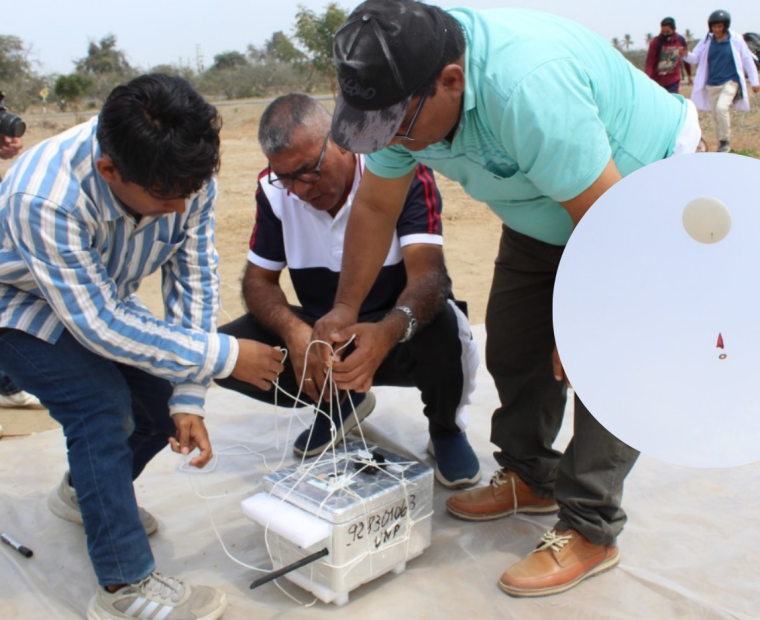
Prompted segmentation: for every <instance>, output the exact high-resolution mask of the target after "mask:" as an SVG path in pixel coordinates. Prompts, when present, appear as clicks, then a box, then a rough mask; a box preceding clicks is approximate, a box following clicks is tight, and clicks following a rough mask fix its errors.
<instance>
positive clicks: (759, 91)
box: [752, 86, 760, 93]
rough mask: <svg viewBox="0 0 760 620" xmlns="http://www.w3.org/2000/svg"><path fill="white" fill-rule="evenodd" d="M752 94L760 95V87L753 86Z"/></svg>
mask: <svg viewBox="0 0 760 620" xmlns="http://www.w3.org/2000/svg"><path fill="white" fill-rule="evenodd" d="M752 92H753V93H760V86H753V87H752Z"/></svg>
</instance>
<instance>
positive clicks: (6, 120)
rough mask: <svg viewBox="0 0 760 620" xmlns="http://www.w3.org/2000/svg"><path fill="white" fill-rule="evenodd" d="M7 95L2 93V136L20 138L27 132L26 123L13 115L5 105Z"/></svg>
mask: <svg viewBox="0 0 760 620" xmlns="http://www.w3.org/2000/svg"><path fill="white" fill-rule="evenodd" d="M4 99H5V93H2V92H0V135H2V136H8V137H9V138H20V137H21V136H23V135H24V132H25V131H26V123H25V122H24V121H22V120H21V119H20V118H19V117H18V116H16V115H15V114H11V113H10V112H8V110H7V109H6V108H5V106H4V105H3V100H4Z"/></svg>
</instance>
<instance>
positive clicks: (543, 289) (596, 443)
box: [486, 226, 639, 544]
mask: <svg viewBox="0 0 760 620" xmlns="http://www.w3.org/2000/svg"><path fill="white" fill-rule="evenodd" d="M563 249H564V248H563V247H560V246H554V245H550V244H547V243H543V242H541V241H538V240H536V239H533V238H531V237H527V236H525V235H522V234H520V233H517V232H515V231H513V230H510V229H509V228H507V227H506V226H505V227H503V230H502V236H501V243H500V246H499V255H498V257H497V259H496V265H495V269H494V277H493V284H492V287H491V294H490V297H489V300H488V308H487V311H486V333H487V340H486V365H487V367H488V371H489V372H490V373H491V375H492V376H493V379H494V382H495V383H496V388H497V390H498V392H499V400H500V401H501V406H500V407H499V408H498V409H497V410H496V411H495V412H494V414H493V419H492V425H491V441H492V442H493V443H494V444H496V446H498V448H499V451H498V452H496V453H495V454H494V456H495V457H496V460H497V461H498V463H499V464H500V465H501V466H502V467H504V468H506V469H509V470H511V471H514V472H516V473H517V474H518V475H519V476H520V477H521V478H522V479H523V480H524V481H525V482H526V483H527V484H528V485H530V486H531V488H532V489H533V490H534V491H535V492H536V493H538V494H539V495H541V496H542V497H547V498H549V497H554V498H555V499H556V500H557V503H558V504H559V506H560V512H559V524H558V526H557V528H558V529H560V530H565V529H568V528H572V529H575V530H577V531H578V532H580V533H581V534H582V535H583V536H585V537H586V538H588V539H589V540H591V541H592V542H594V543H595V544H611V543H612V542H614V540H615V538H616V537H617V535H618V534H619V533H620V532H621V531H622V529H623V525H624V524H625V521H626V516H625V512H624V511H623V509H622V508H621V501H622V496H623V482H624V480H625V477H626V476H627V475H628V473H629V472H630V470H631V468H632V467H633V465H634V463H635V462H636V459H637V458H638V455H639V453H638V452H637V451H636V450H634V449H633V448H631V447H629V446H628V445H626V444H624V443H623V442H621V441H620V440H619V439H617V438H616V437H615V436H614V435H612V434H611V433H610V432H608V431H607V430H606V429H605V428H604V427H603V426H602V425H601V424H600V423H599V422H598V421H597V420H596V418H594V417H593V416H592V415H591V414H590V413H589V411H588V409H586V407H585V406H584V405H583V403H582V402H581V401H580V400H579V399H578V397H577V396H576V397H575V403H574V405H575V418H574V435H573V438H572V440H571V442H570V444H569V445H568V447H567V450H566V451H565V453H564V454H561V453H560V452H558V451H556V450H554V449H553V448H552V444H553V442H554V440H555V439H556V437H557V434H558V433H559V430H560V427H561V425H562V417H563V412H564V408H565V401H566V393H567V388H566V385H565V383H564V381H562V382H560V381H557V380H556V379H554V373H553V370H552V352H553V349H554V330H553V324H552V296H553V290H554V280H555V277H556V275H557V268H558V266H559V261H560V258H561V257H562V251H563Z"/></svg>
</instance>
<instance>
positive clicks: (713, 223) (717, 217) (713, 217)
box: [683, 196, 731, 243]
mask: <svg viewBox="0 0 760 620" xmlns="http://www.w3.org/2000/svg"><path fill="white" fill-rule="evenodd" d="M683 227H684V228H685V229H686V232H687V233H689V236H690V237H691V238H692V239H694V240H695V241H699V242H700V243H717V242H718V241H721V240H723V239H724V238H725V237H726V235H727V234H728V233H729V231H730V230H731V212H730V211H729V210H728V207H727V206H726V205H725V203H724V202H722V201H720V200H718V199H717V198H713V197H711V196H702V197H701V198H695V199H694V200H692V201H691V202H689V204H687V205H686V208H685V209H684V210H683Z"/></svg>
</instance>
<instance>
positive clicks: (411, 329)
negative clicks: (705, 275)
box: [391, 306, 417, 342]
mask: <svg viewBox="0 0 760 620" xmlns="http://www.w3.org/2000/svg"><path fill="white" fill-rule="evenodd" d="M391 312H403V313H404V314H405V315H406V316H407V318H408V319H409V323H407V326H406V331H405V332H404V335H403V336H401V339H400V340H399V342H408V341H409V340H411V339H412V336H414V334H415V332H416V331H417V319H415V318H414V312H412V309H411V308H410V307H409V306H396V307H395V308H394V309H393V310H391Z"/></svg>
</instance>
